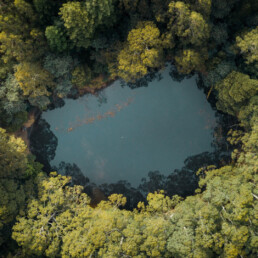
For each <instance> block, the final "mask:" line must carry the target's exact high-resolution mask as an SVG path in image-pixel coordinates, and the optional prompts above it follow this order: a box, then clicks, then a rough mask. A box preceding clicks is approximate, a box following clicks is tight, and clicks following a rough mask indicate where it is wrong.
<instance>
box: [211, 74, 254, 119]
mask: <svg viewBox="0 0 258 258" xmlns="http://www.w3.org/2000/svg"><path fill="white" fill-rule="evenodd" d="M257 86H258V81H257V80H254V79H250V77H249V76H248V75H247V74H243V73H240V72H236V71H233V72H231V73H230V74H229V75H228V76H227V77H226V78H225V79H224V80H222V81H221V82H219V83H217V85H216V86H215V89H216V90H217V91H218V102H217V104H216V105H217V108H218V109H220V110H222V111H223V112H226V113H228V114H230V115H234V116H237V115H238V113H239V111H240V110H241V109H242V108H243V107H244V106H246V105H247V104H248V101H249V100H250V98H251V97H253V96H254V95H256V94H257V91H258V87H257Z"/></svg>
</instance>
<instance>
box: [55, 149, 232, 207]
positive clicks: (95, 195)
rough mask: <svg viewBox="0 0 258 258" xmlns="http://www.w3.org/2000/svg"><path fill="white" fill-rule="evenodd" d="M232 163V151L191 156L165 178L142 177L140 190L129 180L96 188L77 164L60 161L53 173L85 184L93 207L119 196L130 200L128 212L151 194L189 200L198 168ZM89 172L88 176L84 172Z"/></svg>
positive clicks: (152, 174)
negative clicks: (111, 196) (115, 195)
mask: <svg viewBox="0 0 258 258" xmlns="http://www.w3.org/2000/svg"><path fill="white" fill-rule="evenodd" d="M229 161H230V153H229V152H220V151H216V152H203V153H200V154H198V155H194V156H190V157H188V158H187V159H186V160H185V161H184V166H183V167H182V168H181V169H175V170H174V171H173V172H172V173H170V174H169V175H168V176H165V175H163V174H162V173H161V172H160V171H157V170H156V171H150V172H149V173H148V177H147V178H142V179H141V183H140V184H139V186H138V187H137V188H135V187H132V186H131V184H130V183H129V182H127V181H126V180H121V181H118V182H117V183H112V184H107V183H106V184H101V185H96V184H95V183H94V182H90V180H89V179H88V178H87V177H85V176H84V174H87V171H83V172H82V171H81V170H80V168H79V167H78V166H77V165H76V164H69V163H65V162H61V163H60V164H59V166H58V167H53V168H52V170H54V171H58V173H60V174H62V175H66V176H71V177H72V181H71V185H82V186H83V187H84V191H85V193H87V194H88V195H89V196H90V197H91V198H92V205H93V206H95V205H96V204H97V203H99V202H100V201H101V200H105V199H106V198H107V196H109V195H111V194H114V193H117V194H123V195H124V196H125V197H126V198H127V204H126V206H125V208H126V209H130V210H131V209H133V208H136V207H137V204H138V202H140V201H143V202H146V197H147V194H148V193H149V192H155V191H158V190H164V191H165V193H166V195H168V196H170V197H171V196H173V195H180V196H182V197H186V196H189V195H192V194H194V191H195V190H196V189H197V187H198V176H197V175H196V172H197V171H198V169H200V168H203V169H205V168H206V167H208V166H210V165H214V166H216V167H221V166H223V165H225V164H226V163H228V162H229ZM85 172H86V173H85Z"/></svg>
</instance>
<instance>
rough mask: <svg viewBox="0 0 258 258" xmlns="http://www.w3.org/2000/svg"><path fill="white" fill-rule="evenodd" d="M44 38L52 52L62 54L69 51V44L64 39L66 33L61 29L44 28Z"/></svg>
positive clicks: (53, 26)
mask: <svg viewBox="0 0 258 258" xmlns="http://www.w3.org/2000/svg"><path fill="white" fill-rule="evenodd" d="M45 36H46V38H47V41H48V45H49V47H50V49H51V50H52V51H53V52H60V53H61V52H64V51H66V50H68V49H69V42H68V40H67V38H66V32H65V31H64V30H62V28H60V27H58V26H55V25H52V26H48V27H46V31H45Z"/></svg>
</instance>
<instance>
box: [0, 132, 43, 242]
mask: <svg viewBox="0 0 258 258" xmlns="http://www.w3.org/2000/svg"><path fill="white" fill-rule="evenodd" d="M40 168H41V167H38V165H37V164H34V161H33V160H31V159H29V158H28V154H27V146H26V145H25V144H24V142H23V141H22V140H21V139H20V138H15V137H14V136H9V135H7V134H6V132H5V130H3V129H2V128H0V195H1V198H0V246H1V245H2V244H3V242H5V241H6V240H7V239H8V237H10V234H11V227H12V224H13V223H14V219H15V217H16V215H17V214H19V213H20V214H22V211H23V209H24V206H25V203H26V200H27V198H28V197H29V196H31V195H32V194H33V192H34V189H33V184H32V181H31V179H30V178H29V177H30V176H31V175H32V174H34V173H37V170H38V169H40Z"/></svg>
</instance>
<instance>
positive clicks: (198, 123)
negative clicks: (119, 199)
mask: <svg viewBox="0 0 258 258" xmlns="http://www.w3.org/2000/svg"><path fill="white" fill-rule="evenodd" d="M42 118H43V119H45V120H46V121H47V122H48V123H49V124H50V128H51V130H52V131H53V133H54V134H55V135H56V137H57V138H58V146H57V149H56V155H55V158H54V159H53V160H52V161H51V165H52V166H58V164H59V163H60V162H61V161H65V162H69V163H75V164H76V165H77V166H78V167H79V168H80V169H81V171H82V172H83V174H84V175H85V176H87V177H88V178H89V179H90V181H91V182H94V183H96V184H102V183H116V182H117V181H119V180H127V181H128V182H129V183H131V185H132V186H135V187H136V186H138V184H139V183H140V181H141V178H143V177H146V176H147V175H148V172H149V171H155V170H158V171H160V172H161V173H162V174H164V175H168V174H170V173H171V172H173V171H174V169H180V168H181V167H182V166H183V162H184V160H185V159H186V158H187V157H188V156H192V155H196V154H199V153H202V152H204V151H212V146H211V143H212V140H213V135H212V134H213V128H214V126H215V125H216V119H215V111H213V110H212V108H211V107H210V104H209V103H208V102H207V100H206V96H205V95H204V94H203V92H202V91H201V90H199V89H198V88H197V85H196V81H195V78H193V77H192V78H191V79H185V80H183V81H181V82H176V81H173V80H172V79H171V77H170V76H169V67H168V68H166V69H165V70H164V71H163V72H162V79H161V80H159V81H158V80H153V81H152V82H150V83H149V84H148V87H140V88H136V89H131V88H129V87H127V86H125V87H122V86H121V83H120V82H119V81H116V82H114V83H113V84H112V85H111V86H109V87H107V88H106V89H104V90H102V91H101V92H100V94H99V95H98V96H94V95H90V94H88V95H85V96H83V97H81V98H79V99H77V100H72V99H66V100H65V105H64V106H63V107H62V108H57V109H54V110H50V111H47V112H44V113H43V115H42Z"/></svg>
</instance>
